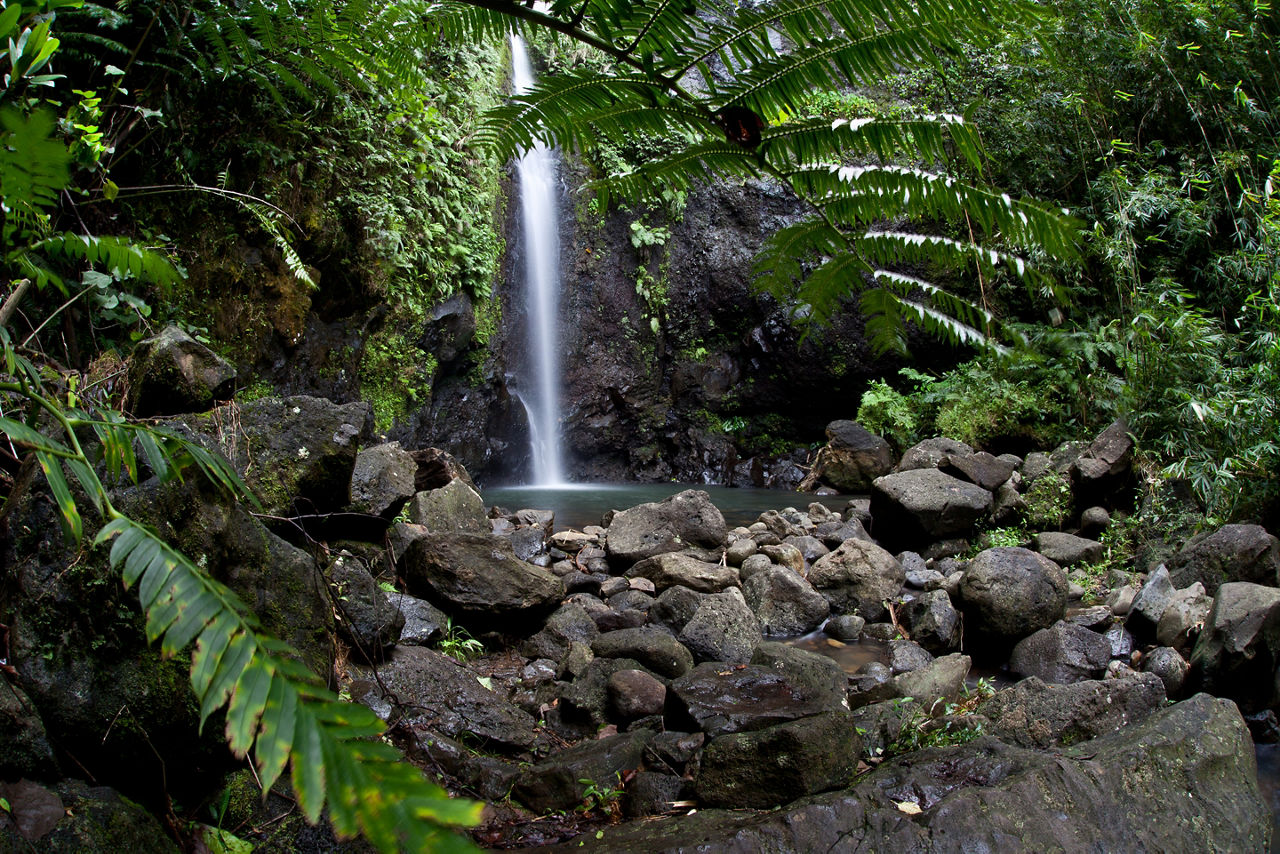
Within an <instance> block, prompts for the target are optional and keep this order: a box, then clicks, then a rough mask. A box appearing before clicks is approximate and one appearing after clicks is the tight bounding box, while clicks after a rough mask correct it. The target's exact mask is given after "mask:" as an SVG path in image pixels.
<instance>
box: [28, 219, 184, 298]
mask: <svg viewBox="0 0 1280 854" xmlns="http://www.w3.org/2000/svg"><path fill="white" fill-rule="evenodd" d="M30 248H31V250H32V251H34V252H41V253H47V254H49V255H53V256H55V257H58V256H60V257H63V258H71V259H75V260H80V261H85V262H87V263H89V264H97V265H101V266H103V267H105V268H106V269H108V270H110V271H111V272H112V273H113V274H114V275H116V276H117V277H119V278H128V277H131V276H132V277H136V278H138V279H141V280H143V281H146V282H152V283H154V284H157V285H175V284H178V283H180V282H181V281H182V274H180V273H179V272H178V270H177V268H175V267H174V266H173V263H172V262H171V261H170V260H169V259H168V258H166V257H165V256H164V255H162V254H160V253H159V252H155V251H153V250H150V249H147V248H146V247H144V246H139V245H138V244H136V243H134V242H133V241H132V240H129V239H127V238H122V237H95V236H93V235H87V234H72V233H71V232H67V233H65V234H60V235H56V236H54V237H48V238H45V239H44V240H39V241H36V242H35V243H32V244H31V247H30Z"/></svg>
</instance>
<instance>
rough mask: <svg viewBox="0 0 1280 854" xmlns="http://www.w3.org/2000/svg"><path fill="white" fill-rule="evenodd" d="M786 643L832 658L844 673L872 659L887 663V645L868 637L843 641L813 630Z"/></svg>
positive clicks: (856, 668)
mask: <svg viewBox="0 0 1280 854" xmlns="http://www.w3.org/2000/svg"><path fill="white" fill-rule="evenodd" d="M787 643H789V644H791V645H792V646H794V647H799V648H800V649H807V650H809V652H816V653H818V654H819V655H825V656H826V657H827V658H830V659H834V660H835V662H836V664H839V665H840V667H841V669H842V670H844V672H845V673H857V672H858V670H859V669H861V668H862V666H863V665H864V664H867V663H868V662H872V661H878V662H880V663H881V664H888V663H889V648H888V646H887V645H886V644H883V643H881V642H880V641H874V640H871V639H870V638H864V639H861V640H857V641H852V642H845V641H838V640H836V639H835V638H830V637H827V636H826V635H825V634H823V633H822V632H813V633H812V634H807V635H805V636H804V637H802V638H796V639H795V640H791V641H787Z"/></svg>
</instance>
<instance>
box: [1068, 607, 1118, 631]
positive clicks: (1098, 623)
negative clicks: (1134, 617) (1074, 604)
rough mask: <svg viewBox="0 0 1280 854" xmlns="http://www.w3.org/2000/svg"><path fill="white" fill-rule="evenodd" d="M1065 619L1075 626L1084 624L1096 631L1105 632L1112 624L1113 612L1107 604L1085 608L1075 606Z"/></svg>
mask: <svg viewBox="0 0 1280 854" xmlns="http://www.w3.org/2000/svg"><path fill="white" fill-rule="evenodd" d="M1063 619H1065V620H1066V621H1067V622H1068V623H1071V624H1072V625H1073V626H1084V627H1085V628H1086V629H1092V630H1093V631H1095V632H1104V631H1106V630H1107V629H1108V628H1109V627H1110V626H1111V623H1112V613H1111V609H1110V608H1108V607H1107V606H1106V605H1089V606H1088V607H1084V608H1073V609H1072V610H1070V611H1068V612H1067V615H1066V617H1064V618H1063Z"/></svg>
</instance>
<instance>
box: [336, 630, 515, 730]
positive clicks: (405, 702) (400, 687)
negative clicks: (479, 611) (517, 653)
mask: <svg viewBox="0 0 1280 854" xmlns="http://www.w3.org/2000/svg"><path fill="white" fill-rule="evenodd" d="M352 675H353V676H354V677H355V679H354V681H353V682H352V683H351V684H350V686H349V689H348V690H349V691H350V692H351V698H352V699H353V700H356V701H357V702H361V703H364V704H365V705H366V706H369V707H370V708H371V709H373V711H374V712H376V713H377V714H378V716H379V717H381V718H383V719H387V718H388V717H390V716H391V715H392V713H393V712H392V710H393V704H395V705H398V706H399V707H400V710H401V711H402V712H403V714H404V719H405V720H406V721H407V722H408V723H409V724H410V725H411V726H413V727H415V728H420V729H429V730H432V731H435V732H439V733H442V734H444V735H447V736H449V737H450V738H461V737H463V734H464V733H465V734H466V735H467V736H468V737H474V738H478V739H480V740H481V741H482V742H483V743H484V744H485V745H486V746H487V747H488V748H489V749H491V750H494V749H496V750H500V751H508V752H511V751H521V750H528V749H529V748H530V747H532V746H533V744H534V740H535V737H536V733H537V728H538V722H537V721H536V720H534V718H533V716H531V715H530V714H529V713H528V712H525V711H523V710H521V709H519V708H517V707H516V706H514V705H512V704H511V703H509V702H507V701H506V700H504V699H503V698H502V697H501V696H499V695H498V694H497V693H495V692H494V691H491V690H489V689H488V688H486V687H484V686H483V685H481V684H480V682H479V681H478V680H477V679H476V677H475V674H474V673H472V672H471V671H470V670H468V669H467V668H465V667H463V666H462V665H460V664H459V663H458V662H456V661H454V660H453V659H452V658H450V657H449V656H447V655H444V654H443V653H439V652H436V651H435V650H431V649H424V648H423V647H420V646H401V647H396V650H395V652H394V653H392V655H391V657H390V658H389V659H388V661H387V662H386V663H384V664H382V665H380V666H379V667H378V670H377V673H376V674H375V673H374V671H373V670H371V669H366V668H363V667H360V666H353V668H352Z"/></svg>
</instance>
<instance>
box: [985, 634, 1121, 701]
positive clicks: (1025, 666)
mask: <svg viewBox="0 0 1280 854" xmlns="http://www.w3.org/2000/svg"><path fill="white" fill-rule="evenodd" d="M1110 660H1111V644H1110V643H1108V642H1107V639H1106V638H1104V637H1103V636H1102V635H1100V634H1098V633H1097V632H1094V631H1090V630H1089V629H1086V628H1084V627H1082V626H1076V625H1072V624H1070V623H1066V622H1057V623H1054V624H1053V625H1052V626H1050V627H1049V628H1047V629H1041V630H1040V631H1038V632H1036V633H1035V634H1032V635H1030V636H1028V637H1025V638H1023V639H1022V640H1021V641H1019V642H1018V645H1017V646H1015V647H1014V648H1013V655H1012V656H1011V657H1010V658H1009V668H1010V669H1011V670H1013V672H1015V673H1019V674H1021V675H1023V676H1037V677H1039V678H1040V679H1042V680H1043V681H1045V682H1048V683H1050V684H1055V685H1066V684H1070V683H1072V682H1079V681H1081V680H1084V679H1096V678H1097V677H1099V676H1101V675H1102V672H1103V671H1104V670H1105V669H1106V666H1107V662H1108V661H1110Z"/></svg>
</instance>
